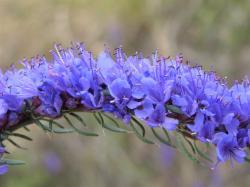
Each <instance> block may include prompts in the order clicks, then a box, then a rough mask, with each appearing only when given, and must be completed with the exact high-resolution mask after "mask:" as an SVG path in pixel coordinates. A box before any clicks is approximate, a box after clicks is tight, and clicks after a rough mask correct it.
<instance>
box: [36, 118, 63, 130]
mask: <svg viewBox="0 0 250 187" xmlns="http://www.w3.org/2000/svg"><path fill="white" fill-rule="evenodd" d="M40 121H46V122H49V129H51V128H50V126H52V125H56V126H58V127H59V128H62V129H63V128H64V126H63V125H61V124H60V123H58V122H56V121H55V120H53V119H46V118H43V119H41V120H40Z"/></svg>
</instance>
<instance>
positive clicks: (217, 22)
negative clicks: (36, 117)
mask: <svg viewBox="0 0 250 187" xmlns="http://www.w3.org/2000/svg"><path fill="white" fill-rule="evenodd" d="M71 41H83V42H85V44H86V46H87V48H88V49H89V50H92V51H94V52H95V54H96V53H98V52H100V51H101V50H103V48H104V44H107V45H108V46H109V47H110V48H111V49H112V48H115V47H117V46H119V45H123V47H124V48H125V50H126V51H127V52H128V53H130V54H133V53H134V52H135V51H142V52H143V53H144V54H146V55H149V54H150V53H151V52H152V51H153V50H155V49H156V48H158V49H159V51H160V52H161V54H164V55H166V56H169V55H171V56H173V55H176V54H178V53H183V54H184V56H185V57H186V58H187V59H189V60H190V61H192V62H193V63H194V64H196V63H198V64H201V65H203V66H204V67H205V69H207V70H208V69H209V68H210V66H213V69H214V70H216V71H217V72H218V73H219V74H221V75H222V76H227V77H228V79H229V80H234V79H241V78H243V76H244V75H250V60H249V59H250V1H249V0H238V1H235V0H220V1H217V0H211V1H205V0H186V1H182V0H177V1H176V0H119V1H117V0H99V1H98V0H43V1H38V0H34V1H32V0H19V1H16V0H0V65H1V68H2V69H3V70H5V69H6V68H7V67H8V66H9V65H10V64H12V63H17V61H18V60H19V59H22V58H24V57H31V56H34V55H36V54H45V55H46V56H47V57H48V56H49V52H48V51H49V50H50V49H51V48H52V47H53V44H54V43H56V42H57V43H62V44H63V45H64V46H69V45H70V42H71ZM86 117H88V116H86ZM89 123H90V124H93V125H96V124H94V122H93V121H92V120H91V119H90V120H89ZM32 130H33V132H32V135H31V136H32V137H33V139H34V141H33V142H31V143H23V145H25V146H26V147H28V148H29V149H28V150H27V151H22V150H17V149H15V148H11V151H12V152H13V154H12V155H11V156H12V157H14V158H15V159H23V160H25V161H26V162H27V164H26V165H25V166H20V167H14V168H11V170H10V172H9V173H8V174H7V175H5V176H4V177H0V186H1V187H2V186H3V187H44V186H47V187H50V186H51V187H52V186H53V187H69V186H70V187H82V186H84V187H85V186H86V187H103V186H110V187H111V186H117V187H118V186H119V187H130V186H131V187H141V186H143V187H152V186H154V187H162V186H167V187H168V186H169V187H172V186H176V187H179V186H180V187H182V186H188V187H189V186H191V187H203V186H204V187H205V186H228V187H234V186H240V187H241V186H243V187H244V186H249V185H248V184H249V183H250V174H249V173H248V172H249V171H250V165H248V164H245V165H242V166H237V165H236V166H235V167H234V168H233V169H232V168H231V167H230V166H229V165H224V166H222V167H220V168H218V169H217V170H216V171H211V170H209V169H208V168H204V167H200V166H197V165H195V164H194V163H192V162H191V161H189V160H188V159H187V158H186V157H185V156H182V155H181V154H180V153H177V152H175V151H173V150H171V149H169V148H166V147H164V146H161V148H159V147H157V146H150V145H146V144H144V143H142V142H141V141H140V140H138V139H137V138H136V137H134V135H132V134H129V135H117V134H114V133H110V132H106V131H105V133H103V132H102V130H101V129H99V134H101V136H100V137H98V138H86V137H81V136H78V135H76V134H72V135H60V136H58V135H56V136H53V137H51V136H49V135H46V134H44V133H43V132H42V131H41V130H39V129H37V128H36V127H33V129H32Z"/></svg>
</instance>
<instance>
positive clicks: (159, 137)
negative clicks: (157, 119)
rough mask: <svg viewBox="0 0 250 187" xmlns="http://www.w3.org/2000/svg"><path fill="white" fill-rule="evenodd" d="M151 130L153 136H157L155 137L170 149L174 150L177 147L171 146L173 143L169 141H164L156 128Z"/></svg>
mask: <svg viewBox="0 0 250 187" xmlns="http://www.w3.org/2000/svg"><path fill="white" fill-rule="evenodd" d="M151 130H152V132H153V134H154V135H155V137H156V138H157V139H158V140H159V141H160V142H161V143H163V144H166V145H168V146H170V147H173V148H174V147H175V146H174V145H172V144H171V142H169V141H168V140H166V139H164V138H163V137H162V136H161V135H159V134H158V133H157V131H156V130H155V129H154V128H151Z"/></svg>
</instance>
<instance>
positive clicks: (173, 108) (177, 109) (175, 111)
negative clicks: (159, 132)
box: [166, 105, 183, 114]
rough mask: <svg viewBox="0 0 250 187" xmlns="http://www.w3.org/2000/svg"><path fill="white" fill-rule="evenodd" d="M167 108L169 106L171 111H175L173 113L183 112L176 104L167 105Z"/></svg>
mask: <svg viewBox="0 0 250 187" xmlns="http://www.w3.org/2000/svg"><path fill="white" fill-rule="evenodd" d="M166 108H167V109H168V110H169V111H171V112H173V113H176V114H183V113H182V111H181V109H180V108H178V107H176V106H174V105H166Z"/></svg>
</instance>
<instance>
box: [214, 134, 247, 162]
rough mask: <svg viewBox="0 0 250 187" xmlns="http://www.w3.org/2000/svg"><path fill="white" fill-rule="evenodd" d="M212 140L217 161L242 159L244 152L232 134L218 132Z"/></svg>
mask: <svg viewBox="0 0 250 187" xmlns="http://www.w3.org/2000/svg"><path fill="white" fill-rule="evenodd" d="M214 141H215V142H216V144H217V156H218V160H219V161H221V162H225V161H227V160H230V161H232V159H234V160H236V161H237V162H239V163H242V162H243V161H244V159H245V157H246V152H245V151H243V150H242V149H241V148H240V147H239V146H238V143H237V140H236V138H235V137H234V136H233V135H227V134H224V133H220V134H219V133H218V134H216V137H215V139H214Z"/></svg>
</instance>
